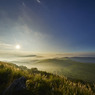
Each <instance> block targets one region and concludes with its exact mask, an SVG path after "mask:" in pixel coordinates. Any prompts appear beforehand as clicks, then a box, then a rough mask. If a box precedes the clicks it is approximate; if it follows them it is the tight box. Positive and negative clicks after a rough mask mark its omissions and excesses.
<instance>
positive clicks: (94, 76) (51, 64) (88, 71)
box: [31, 58, 95, 82]
mask: <svg viewBox="0 0 95 95" xmlns="http://www.w3.org/2000/svg"><path fill="white" fill-rule="evenodd" d="M31 66H32V67H36V68H38V69H39V70H45V71H47V72H51V73H54V74H57V75H62V76H63V75H64V76H66V77H69V78H73V79H81V80H85V81H90V82H91V81H92V82H95V63H82V62H77V61H74V60H72V59H71V58H54V59H44V60H41V61H39V62H37V63H34V64H31Z"/></svg>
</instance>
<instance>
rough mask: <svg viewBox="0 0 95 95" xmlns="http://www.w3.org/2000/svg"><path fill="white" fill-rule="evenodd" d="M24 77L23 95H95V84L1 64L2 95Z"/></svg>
mask: <svg viewBox="0 0 95 95" xmlns="http://www.w3.org/2000/svg"><path fill="white" fill-rule="evenodd" d="M22 76H24V77H25V78H26V89H25V90H24V91H23V92H22V94H21V95H95V83H92V82H85V81H82V80H72V79H68V78H66V77H60V76H57V75H53V74H51V73H47V72H43V71H39V70H38V69H37V68H31V69H27V67H25V66H17V65H15V64H12V63H5V62H0V95H2V93H3V92H4V90H5V89H6V88H7V87H8V86H9V85H10V84H11V83H12V82H13V81H14V80H15V79H18V78H20V77H22Z"/></svg>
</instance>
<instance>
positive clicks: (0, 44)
mask: <svg viewBox="0 0 95 95" xmlns="http://www.w3.org/2000/svg"><path fill="white" fill-rule="evenodd" d="M0 49H13V45H11V44H7V43H3V42H0Z"/></svg>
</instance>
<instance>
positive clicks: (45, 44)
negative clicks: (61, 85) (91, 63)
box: [0, 0, 95, 55]
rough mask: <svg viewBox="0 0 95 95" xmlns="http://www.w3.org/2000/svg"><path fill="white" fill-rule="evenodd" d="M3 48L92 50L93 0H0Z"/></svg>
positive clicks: (94, 39)
mask: <svg viewBox="0 0 95 95" xmlns="http://www.w3.org/2000/svg"><path fill="white" fill-rule="evenodd" d="M17 44H19V45H20V46H21V49H20V50H16V48H15V46H16V45H17ZM3 51H4V52H5V51H8V52H11V51H14V52H20V51H24V52H25V51H26V52H27V51H28V52H33V53H35V52H36V53H76V52H86V53H87V52H90V54H91V53H93V52H95V0H0V53H2V52H3ZM92 55H93V54H92Z"/></svg>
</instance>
